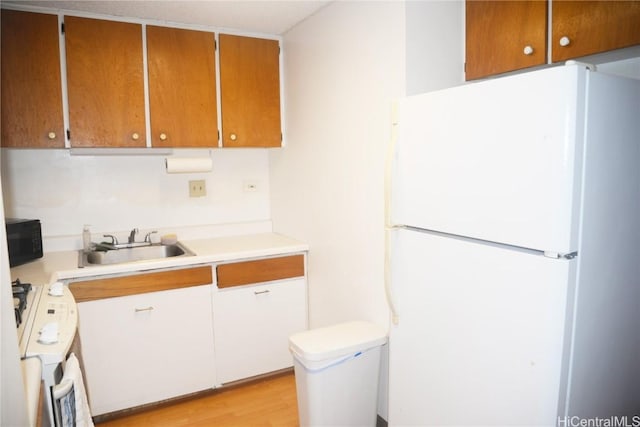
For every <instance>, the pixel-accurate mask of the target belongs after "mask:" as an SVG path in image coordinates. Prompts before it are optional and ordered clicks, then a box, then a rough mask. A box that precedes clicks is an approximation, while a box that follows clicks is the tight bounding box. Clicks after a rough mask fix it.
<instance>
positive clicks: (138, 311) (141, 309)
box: [136, 306, 153, 313]
mask: <svg viewBox="0 0 640 427" xmlns="http://www.w3.org/2000/svg"><path fill="white" fill-rule="evenodd" d="M151 310H153V307H151V306H149V307H146V308H136V313H140V312H142V311H151Z"/></svg>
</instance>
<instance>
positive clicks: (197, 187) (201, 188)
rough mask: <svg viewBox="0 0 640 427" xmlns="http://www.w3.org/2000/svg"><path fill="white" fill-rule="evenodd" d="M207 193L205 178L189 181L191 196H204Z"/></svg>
mask: <svg viewBox="0 0 640 427" xmlns="http://www.w3.org/2000/svg"><path fill="white" fill-rule="evenodd" d="M206 195H207V185H206V181H205V180H204V179H200V180H197V181H189V197H204V196H206Z"/></svg>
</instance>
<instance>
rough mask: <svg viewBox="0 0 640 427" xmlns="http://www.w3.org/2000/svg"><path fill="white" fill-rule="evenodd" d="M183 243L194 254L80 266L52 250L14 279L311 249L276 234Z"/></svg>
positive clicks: (72, 255)
mask: <svg viewBox="0 0 640 427" xmlns="http://www.w3.org/2000/svg"><path fill="white" fill-rule="evenodd" d="M180 243H181V244H182V245H184V246H185V247H186V248H187V249H189V250H191V251H192V252H194V253H195V256H189V257H174V258H164V259H160V260H147V261H136V262H130V263H123V264H111V265H101V266H95V267H85V268H79V267H78V251H77V250H74V251H60V252H49V253H46V254H45V255H44V256H43V257H42V258H41V259H39V260H36V261H32V262H30V263H27V264H24V265H21V266H17V267H14V268H12V269H11V279H12V280H15V279H17V278H19V279H20V280H21V281H22V282H29V283H33V284H48V283H53V282H55V281H58V280H66V279H73V278H81V277H91V276H103V275H110V274H119V273H127V272H136V271H145V270H155V269H161V268H171V267H180V266H187V265H195V264H210V263H220V262H227V261H233V260H239V259H249V258H260V257H270V256H277V255H282V254H287V253H295V252H304V251H307V250H308V249H309V246H308V245H307V244H306V243H303V242H300V241H298V240H295V239H292V238H290V237H286V236H283V235H281V234H277V233H261V234H248V235H240V236H227V237H217V238H208V239H198V240H181V241H180Z"/></svg>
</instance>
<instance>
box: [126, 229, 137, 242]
mask: <svg viewBox="0 0 640 427" xmlns="http://www.w3.org/2000/svg"><path fill="white" fill-rule="evenodd" d="M136 234H138V229H137V228H134V229H133V230H131V233H130V234H129V240H128V242H129V243H135V242H136Z"/></svg>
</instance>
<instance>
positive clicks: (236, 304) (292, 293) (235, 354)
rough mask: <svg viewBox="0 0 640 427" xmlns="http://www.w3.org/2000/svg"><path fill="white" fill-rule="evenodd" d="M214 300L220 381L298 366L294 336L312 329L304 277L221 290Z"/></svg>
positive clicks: (218, 375) (217, 292) (218, 376)
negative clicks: (291, 346)
mask: <svg viewBox="0 0 640 427" xmlns="http://www.w3.org/2000/svg"><path fill="white" fill-rule="evenodd" d="M213 301H214V302H213V307H214V309H213V310H214V314H213V318H214V324H215V332H216V333H215V346H216V373H217V382H218V383H220V384H224V383H228V382H231V381H235V380H239V379H243V378H249V377H252V376H255V375H260V374H264V373H267V372H273V371H277V370H279V369H284V368H287V367H290V366H292V365H293V358H292V356H291V353H290V352H289V336H290V335H291V334H292V333H295V332H299V331H302V330H305V329H307V292H306V280H305V279H304V278H296V279H290V280H282V281H275V282H270V283H266V284H261V285H247V286H237V287H231V288H225V289H219V290H217V291H216V293H215V294H214V299H213Z"/></svg>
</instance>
